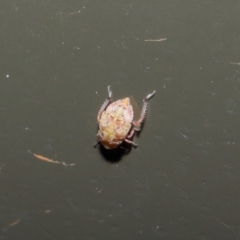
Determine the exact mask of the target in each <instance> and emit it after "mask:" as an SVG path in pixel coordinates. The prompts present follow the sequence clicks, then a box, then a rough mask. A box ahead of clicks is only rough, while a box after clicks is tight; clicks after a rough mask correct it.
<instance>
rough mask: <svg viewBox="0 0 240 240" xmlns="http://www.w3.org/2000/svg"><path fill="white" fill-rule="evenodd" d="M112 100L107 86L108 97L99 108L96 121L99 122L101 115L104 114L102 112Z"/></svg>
mask: <svg viewBox="0 0 240 240" xmlns="http://www.w3.org/2000/svg"><path fill="white" fill-rule="evenodd" d="M111 100H112V91H111V89H110V86H108V97H107V99H106V100H105V101H104V103H103V105H102V107H101V108H100V110H99V112H98V117H97V120H98V121H99V119H100V117H101V115H102V113H103V112H104V110H105V109H106V108H107V106H108V105H109V103H110V102H111Z"/></svg>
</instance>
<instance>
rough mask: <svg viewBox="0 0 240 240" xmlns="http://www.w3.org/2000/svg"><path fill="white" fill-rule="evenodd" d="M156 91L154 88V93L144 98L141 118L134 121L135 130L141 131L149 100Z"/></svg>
mask: <svg viewBox="0 0 240 240" xmlns="http://www.w3.org/2000/svg"><path fill="white" fill-rule="evenodd" d="M155 93H156V91H155V90H154V91H153V92H152V93H150V94H148V95H147V96H146V97H145V98H144V99H143V107H142V112H141V115H140V118H139V120H138V121H133V125H134V130H136V131H141V125H142V123H143V121H144V119H145V117H146V113H147V107H148V102H149V100H150V99H151V98H152V97H153V96H154V94H155Z"/></svg>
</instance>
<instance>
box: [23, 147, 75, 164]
mask: <svg viewBox="0 0 240 240" xmlns="http://www.w3.org/2000/svg"><path fill="white" fill-rule="evenodd" d="M28 152H29V153H31V154H33V156H34V157H36V158H38V159H39V160H42V161H45V162H50V163H56V164H62V165H64V166H74V165H75V163H70V164H67V163H65V162H59V161H57V160H53V159H51V158H47V157H44V156H42V155H38V154H36V153H33V152H31V151H30V150H28Z"/></svg>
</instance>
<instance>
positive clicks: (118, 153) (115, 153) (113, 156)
mask: <svg viewBox="0 0 240 240" xmlns="http://www.w3.org/2000/svg"><path fill="white" fill-rule="evenodd" d="M98 149H99V151H100V153H101V155H102V156H103V157H104V159H105V160H106V161H108V162H112V163H116V162H119V161H121V159H122V157H123V156H124V155H128V154H129V153H130V152H131V150H132V146H131V145H130V144H127V143H122V144H121V145H120V146H119V147H118V148H115V149H106V148H104V147H103V146H102V145H101V144H99V147H98Z"/></svg>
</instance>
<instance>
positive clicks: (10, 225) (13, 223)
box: [8, 219, 20, 227]
mask: <svg viewBox="0 0 240 240" xmlns="http://www.w3.org/2000/svg"><path fill="white" fill-rule="evenodd" d="M19 222H20V219H17V220H16V221H15V222H12V223H10V224H9V225H8V227H13V226H15V225H18V223H19Z"/></svg>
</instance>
